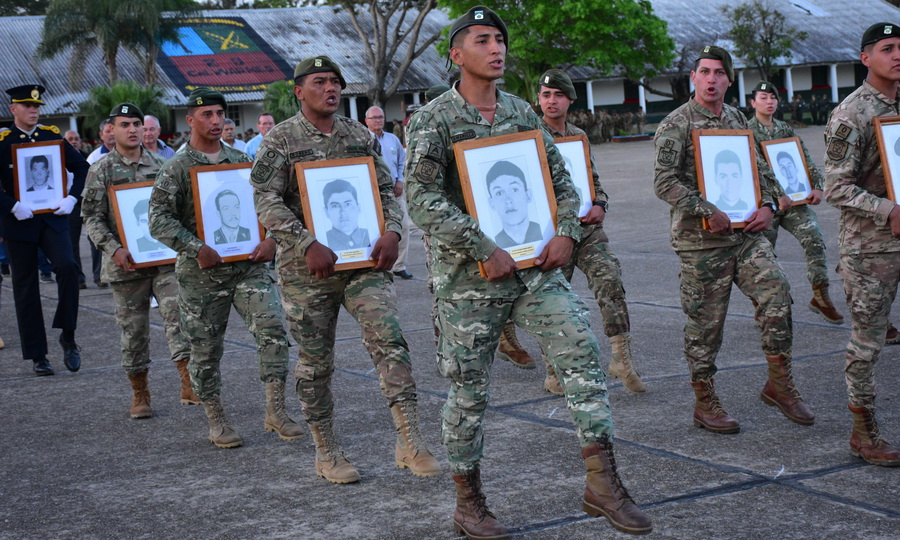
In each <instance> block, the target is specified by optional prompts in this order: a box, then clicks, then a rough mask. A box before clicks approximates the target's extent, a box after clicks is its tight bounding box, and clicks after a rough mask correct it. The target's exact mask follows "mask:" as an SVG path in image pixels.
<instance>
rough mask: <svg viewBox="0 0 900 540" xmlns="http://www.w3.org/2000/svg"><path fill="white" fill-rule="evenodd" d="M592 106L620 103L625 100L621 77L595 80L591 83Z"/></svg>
mask: <svg viewBox="0 0 900 540" xmlns="http://www.w3.org/2000/svg"><path fill="white" fill-rule="evenodd" d="M591 86H592V89H593V91H594V106H600V105H621V104H622V102H623V101H625V85H624V81H623V80H622V79H610V80H597V81H594V82H593V83H592V84H591Z"/></svg>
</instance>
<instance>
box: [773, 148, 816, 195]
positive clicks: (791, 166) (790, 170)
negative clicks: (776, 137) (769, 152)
mask: <svg viewBox="0 0 900 540" xmlns="http://www.w3.org/2000/svg"><path fill="white" fill-rule="evenodd" d="M775 161H776V162H777V163H778V168H779V169H780V170H781V174H782V175H783V176H784V179H785V180H787V184H786V185H784V192H785V193H787V194H788V195H792V194H794V193H806V192H807V191H809V188H808V186H807V185H806V184H804V183H803V182H801V181H800V178H798V177H797V164H796V163H795V162H794V158H793V156H791V155H790V154H788V153H787V152H778V155H777V156H775Z"/></svg>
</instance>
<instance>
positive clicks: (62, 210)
mask: <svg viewBox="0 0 900 540" xmlns="http://www.w3.org/2000/svg"><path fill="white" fill-rule="evenodd" d="M77 202H78V199H76V198H75V197H74V196H72V195H69V196H68V197H66V198H65V199H63V200H61V201H59V202H58V203H56V206H57V207H58V208H59V210H57V211H56V212H53V213H54V214H56V215H57V216H68V215H69V214H71V213H72V209H73V208H75V203H77Z"/></svg>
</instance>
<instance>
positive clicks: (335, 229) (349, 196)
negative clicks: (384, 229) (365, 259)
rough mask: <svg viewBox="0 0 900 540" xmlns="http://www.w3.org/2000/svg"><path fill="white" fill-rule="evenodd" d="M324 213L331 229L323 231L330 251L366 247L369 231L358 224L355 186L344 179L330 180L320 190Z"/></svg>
mask: <svg viewBox="0 0 900 540" xmlns="http://www.w3.org/2000/svg"><path fill="white" fill-rule="evenodd" d="M322 200H324V201H325V215H326V216H328V220H329V221H330V222H331V229H329V230H328V231H327V232H326V233H325V239H326V241H327V242H328V247H329V248H331V250H332V251H345V250H348V249H359V248H364V247H368V246H369V244H370V243H371V242H370V240H369V231H368V229H365V228H360V226H359V198H358V197H357V194H356V188H355V187H353V184H351V183H350V182H348V181H346V180H340V179H338V180H332V181H331V182H328V183H327V184H325V188H324V189H323V190H322Z"/></svg>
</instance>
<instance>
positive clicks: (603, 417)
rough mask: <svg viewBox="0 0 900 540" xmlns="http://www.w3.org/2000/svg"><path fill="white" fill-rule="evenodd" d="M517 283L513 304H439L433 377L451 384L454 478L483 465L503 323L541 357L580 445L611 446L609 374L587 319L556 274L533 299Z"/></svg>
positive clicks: (445, 414)
mask: <svg viewBox="0 0 900 540" xmlns="http://www.w3.org/2000/svg"><path fill="white" fill-rule="evenodd" d="M516 280H517V286H518V287H519V289H520V295H519V297H518V298H516V299H514V300H513V299H479V300H464V299H463V300H455V299H454V300H450V299H444V298H439V299H438V325H439V327H440V330H441V335H440V337H439V338H438V371H440V373H441V375H443V376H444V377H446V378H448V379H450V391H449V393H448V395H447V402H446V403H445V404H444V407H443V409H442V411H441V418H442V428H441V440H442V442H443V443H444V446H446V448H447V453H448V454H449V459H450V466H451V468H452V469H453V472H454V473H457V474H461V473H465V472H467V471H470V470H473V469H475V468H476V467H477V466H478V464H479V462H480V460H481V457H482V453H483V447H484V426H483V423H484V412H485V409H486V408H487V405H488V401H489V400H490V385H491V365H492V364H493V361H494V351H496V350H497V344H498V342H499V341H500V333H501V332H502V330H503V324H504V323H505V322H506V321H507V320H512V321H514V322H515V323H516V324H517V325H518V326H519V327H520V328H523V329H524V330H525V331H526V332H528V333H529V334H531V336H532V337H534V338H535V339H536V340H537V342H538V343H539V344H540V346H541V350H542V351H545V352H546V355H547V358H548V360H549V362H550V364H551V365H552V367H553V369H554V370H555V371H556V373H557V375H559V378H560V382H561V383H562V386H563V388H564V389H565V394H566V405H567V406H568V408H569V412H570V414H571V416H572V420H573V422H574V424H575V430H576V432H577V434H578V438H579V440H580V441H581V445H582V446H587V445H590V444H593V443H595V442H598V441H599V440H601V439H602V438H603V437H610V438H612V433H613V424H612V414H611V412H610V408H609V396H608V394H607V390H606V374H605V373H604V372H603V368H602V367H601V366H600V347H599V345H598V344H597V338H596V337H595V336H594V333H593V332H592V331H591V328H590V318H591V316H590V312H589V311H588V310H587V308H586V307H585V305H584V303H583V302H582V301H581V299H580V298H578V296H577V295H576V294H575V293H573V292H572V290H571V287H570V285H569V284H568V283H567V282H566V281H565V280H564V279H563V277H562V275H561V274H559V273H557V275H556V277H555V278H554V277H551V278H550V279H548V280H547V281H546V283H544V285H543V286H542V287H541V288H540V289H539V290H536V291H528V290H527V289H526V288H525V286H524V285H523V284H522V282H521V281H518V278H516Z"/></svg>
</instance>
